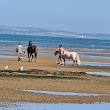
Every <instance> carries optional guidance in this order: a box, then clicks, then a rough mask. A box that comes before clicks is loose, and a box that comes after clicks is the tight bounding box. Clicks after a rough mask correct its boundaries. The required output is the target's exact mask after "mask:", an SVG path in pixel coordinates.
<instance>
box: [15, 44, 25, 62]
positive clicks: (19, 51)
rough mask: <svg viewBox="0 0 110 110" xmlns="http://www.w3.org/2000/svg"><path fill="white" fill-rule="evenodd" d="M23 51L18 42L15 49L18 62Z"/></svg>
mask: <svg viewBox="0 0 110 110" xmlns="http://www.w3.org/2000/svg"><path fill="white" fill-rule="evenodd" d="M23 51H24V49H23V46H22V45H21V42H19V44H18V45H17V47H16V52H17V55H18V61H20V60H21V58H20V57H21V54H22V52H23Z"/></svg>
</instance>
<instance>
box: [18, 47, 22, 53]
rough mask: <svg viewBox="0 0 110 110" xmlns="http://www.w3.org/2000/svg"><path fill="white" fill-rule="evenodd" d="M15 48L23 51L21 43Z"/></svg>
mask: <svg viewBox="0 0 110 110" xmlns="http://www.w3.org/2000/svg"><path fill="white" fill-rule="evenodd" d="M17 49H18V53H22V51H23V47H22V45H18V46H17Z"/></svg>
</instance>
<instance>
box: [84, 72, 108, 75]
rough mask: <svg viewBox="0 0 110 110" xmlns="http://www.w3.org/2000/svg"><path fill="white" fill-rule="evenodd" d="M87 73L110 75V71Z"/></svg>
mask: <svg viewBox="0 0 110 110" xmlns="http://www.w3.org/2000/svg"><path fill="white" fill-rule="evenodd" d="M86 73H87V74H93V75H102V76H110V72H86Z"/></svg>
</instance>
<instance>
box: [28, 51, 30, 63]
mask: <svg viewBox="0 0 110 110" xmlns="http://www.w3.org/2000/svg"><path fill="white" fill-rule="evenodd" d="M28 62H30V54H29V52H28Z"/></svg>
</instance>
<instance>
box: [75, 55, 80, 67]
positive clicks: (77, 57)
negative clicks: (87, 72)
mask: <svg viewBox="0 0 110 110" xmlns="http://www.w3.org/2000/svg"><path fill="white" fill-rule="evenodd" d="M76 60H77V65H80V59H79V55H78V54H76Z"/></svg>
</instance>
